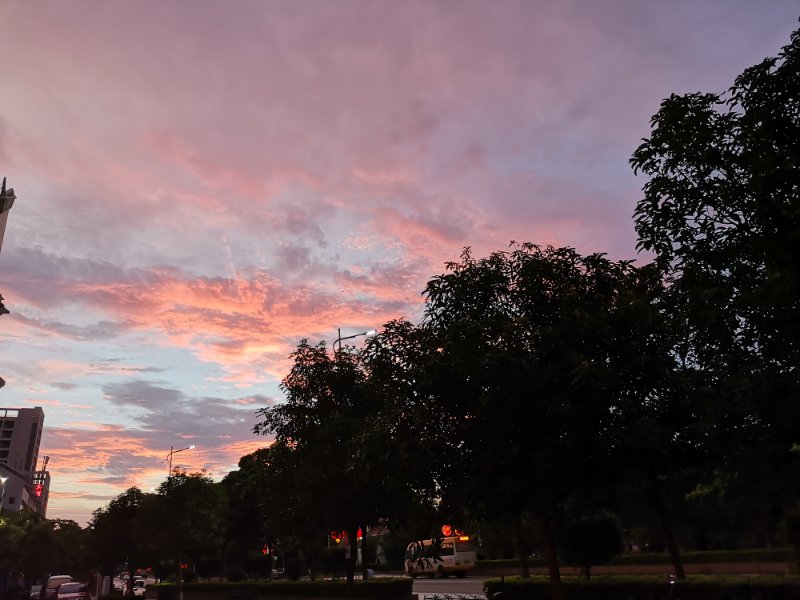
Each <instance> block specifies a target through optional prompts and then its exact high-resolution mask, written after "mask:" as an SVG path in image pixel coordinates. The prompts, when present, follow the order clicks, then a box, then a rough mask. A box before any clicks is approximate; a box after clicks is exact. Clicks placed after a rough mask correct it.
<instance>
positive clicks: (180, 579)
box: [167, 444, 196, 600]
mask: <svg viewBox="0 0 800 600" xmlns="http://www.w3.org/2000/svg"><path fill="white" fill-rule="evenodd" d="M194 448H196V446H195V445H194V444H192V445H191V446H186V448H180V449H179V450H175V448H173V447H172V446H170V447H169V456H168V460H169V473H168V474H167V502H168V503H169V507H170V511H171V510H172V456H173V455H174V454H177V453H178V452H183V451H184V450H193V449H194ZM177 563H178V564H177V565H176V566H177V569H176V577H177V582H176V583H177V584H178V598H179V600H183V572H182V571H183V570H182V569H181V551H180V542H178V560H177Z"/></svg>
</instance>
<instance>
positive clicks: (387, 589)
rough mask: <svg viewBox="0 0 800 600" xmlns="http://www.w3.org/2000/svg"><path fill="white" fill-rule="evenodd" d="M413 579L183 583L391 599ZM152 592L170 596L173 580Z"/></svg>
mask: <svg viewBox="0 0 800 600" xmlns="http://www.w3.org/2000/svg"><path fill="white" fill-rule="evenodd" d="M412 585H413V582H412V580H411V579H409V578H407V577H392V578H375V579H368V580H366V581H360V580H359V581H356V582H355V583H354V585H353V586H352V588H349V587H348V586H347V585H346V583H345V582H343V581H341V580H338V581H335V580H330V579H329V580H317V581H308V580H304V581H287V580H280V581H271V582H257V583H256V582H245V583H227V582H226V583H216V582H215V583H193V584H189V585H186V586H184V592H185V593H187V594H191V593H192V592H202V593H203V594H211V593H216V594H220V595H221V596H222V597H225V598H228V597H232V596H234V595H237V596H240V597H242V598H255V597H260V596H322V597H328V598H343V597H345V596H348V590H349V589H351V590H352V596H351V597H355V598H376V599H387V600H388V599H392V598H407V597H409V596H410V595H411V589H412ZM148 590H152V591H154V592H155V593H156V597H157V598H158V600H172V599H173V598H174V597H175V595H176V594H175V593H176V592H177V586H175V585H174V584H156V585H152V586H149V587H148Z"/></svg>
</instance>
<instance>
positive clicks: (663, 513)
mask: <svg viewBox="0 0 800 600" xmlns="http://www.w3.org/2000/svg"><path fill="white" fill-rule="evenodd" d="M647 470H648V475H649V476H650V485H651V491H652V496H653V504H654V505H655V509H656V512H657V513H658V518H659V520H660V521H661V527H662V529H663V530H664V541H665V542H666V543H667V551H668V552H669V556H670V559H671V560H672V568H673V569H675V577H677V578H678V579H686V572H685V571H684V570H683V562H682V561H681V554H680V551H679V550H678V544H677V542H676V541H675V534H674V532H673V531H672V523H671V522H670V520H669V514H668V513H667V504H666V502H665V501H664V493H663V491H662V489H661V482H660V481H659V480H658V475H656V470H655V468H654V467H653V465H652V464H648V467H647Z"/></svg>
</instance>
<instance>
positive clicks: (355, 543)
mask: <svg viewBox="0 0 800 600" xmlns="http://www.w3.org/2000/svg"><path fill="white" fill-rule="evenodd" d="M336 331H337V333H338V336H337V338H336V339H335V340H334V342H333V353H334V358H335V355H336V344H339V352H341V351H342V340H352V339H354V338H357V337H361V336H362V335H365V336H373V335H375V334H376V333H378V332H377V331H375V330H374V329H370V330H369V331H362V332H361V333H354V334H353V335H346V336H344V337H342V330H341V329H337V330H336ZM356 538H358V535H356ZM352 543H353V548H354V550H355V553H356V556H358V539H354V540H353V541H352ZM361 568H362V572H363V575H362V577H363V578H364V579H365V580H366V579H367V527H366V525H364V527H363V529H362V536H361Z"/></svg>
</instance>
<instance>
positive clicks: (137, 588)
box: [133, 577, 145, 596]
mask: <svg viewBox="0 0 800 600" xmlns="http://www.w3.org/2000/svg"><path fill="white" fill-rule="evenodd" d="M144 592H145V586H144V578H142V577H136V578H134V580H133V595H134V596H144Z"/></svg>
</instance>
